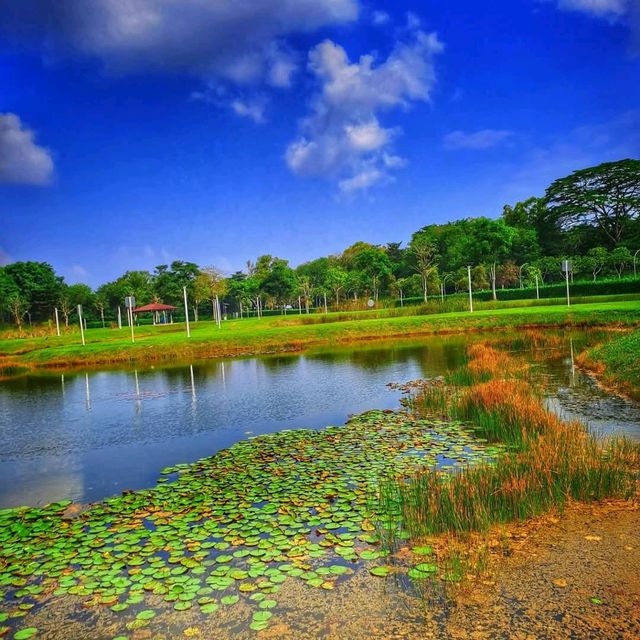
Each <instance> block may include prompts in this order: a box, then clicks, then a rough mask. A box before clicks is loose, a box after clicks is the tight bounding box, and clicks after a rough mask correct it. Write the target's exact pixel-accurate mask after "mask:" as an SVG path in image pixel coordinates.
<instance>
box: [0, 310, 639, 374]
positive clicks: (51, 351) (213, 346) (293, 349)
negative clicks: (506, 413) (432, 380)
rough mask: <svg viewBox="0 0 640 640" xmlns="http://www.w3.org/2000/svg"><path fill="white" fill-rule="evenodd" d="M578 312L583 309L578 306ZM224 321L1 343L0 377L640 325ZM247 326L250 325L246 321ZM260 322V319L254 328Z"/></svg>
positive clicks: (617, 321) (593, 314) (592, 317)
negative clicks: (79, 339) (81, 340)
mask: <svg viewBox="0 0 640 640" xmlns="http://www.w3.org/2000/svg"><path fill="white" fill-rule="evenodd" d="M581 307H583V308H581ZM242 322H243V321H230V325H229V326H226V327H224V328H223V330H222V332H220V333H218V332H216V331H213V330H212V329H213V327H212V326H208V325H209V324H211V323H207V324H205V323H201V325H200V326H197V325H196V326H195V327H194V328H192V337H191V338H190V339H188V338H187V337H186V336H185V335H183V334H182V332H180V333H178V332H177V331H176V330H173V331H171V332H169V331H167V330H166V328H164V327H163V328H161V329H160V330H156V328H153V329H154V330H149V329H145V330H144V331H143V332H141V335H140V337H139V340H138V342H136V343H134V344H131V343H127V342H126V340H123V339H122V336H121V335H116V336H114V335H113V333H110V332H111V331H114V330H96V331H99V332H100V333H99V334H98V335H97V337H98V338H99V339H98V340H97V341H94V342H92V341H91V338H92V337H94V336H91V334H89V337H88V342H87V347H84V348H83V347H82V346H79V345H77V344H73V343H70V342H69V338H70V337H74V336H73V335H72V336H69V335H65V336H63V337H62V338H61V339H60V340H62V341H63V342H62V344H55V343H54V344H51V343H52V341H54V340H56V338H52V337H46V338H35V339H31V338H24V339H23V340H24V341H25V342H24V343H23V344H21V345H19V346H18V348H17V349H14V350H10V348H11V347H15V346H16V342H17V340H4V341H0V380H6V379H12V378H16V377H20V376H23V375H28V374H29V373H34V372H37V371H41V372H43V373H46V372H56V373H61V372H67V371H91V370H97V369H101V368H105V367H118V366H122V365H125V366H126V365H142V364H149V365H153V364H161V363H162V364H169V363H179V362H184V361H190V360H194V359H198V360H205V359H218V358H220V359H222V358H237V357H255V356H263V355H275V354H278V353H302V352H304V351H308V350H310V349H315V348H325V347H334V346H335V347H339V346H349V345H357V344H366V343H374V342H377V341H380V342H382V341H384V340H397V339H402V340H404V339H418V338H422V337H428V336H437V335H442V336H445V335H447V336H449V335H460V334H472V333H482V332H486V331H500V332H505V331H509V330H525V331H526V330H531V329H586V328H594V329H597V328H600V329H616V328H618V329H626V328H633V327H637V326H640V303H638V302H632V303H629V302H627V303H594V304H588V305H576V306H575V307H573V308H570V309H567V308H566V307H548V306H547V307H531V308H526V309H524V310H523V309H503V310H500V312H496V311H495V310H491V311H488V310H487V311H478V312H475V313H474V314H473V315H471V314H468V313H467V314H462V313H446V314H432V315H415V316H400V317H393V318H385V319H363V320H349V321H333V322H321V323H320V322H319V323H316V324H293V325H285V326H281V325H280V324H278V323H277V321H276V322H274V321H271V322H269V321H257V322H256V321H253V322H252V321H244V322H246V323H247V324H246V325H242ZM249 322H252V324H248V323H249ZM260 322H263V324H262V325H261V324H260Z"/></svg>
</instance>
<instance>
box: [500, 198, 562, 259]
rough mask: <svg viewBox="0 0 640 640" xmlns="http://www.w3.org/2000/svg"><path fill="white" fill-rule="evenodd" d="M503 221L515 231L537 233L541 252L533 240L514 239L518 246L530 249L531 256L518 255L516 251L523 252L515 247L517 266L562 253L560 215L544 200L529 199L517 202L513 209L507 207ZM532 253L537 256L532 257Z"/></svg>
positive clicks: (505, 207) (503, 214)
mask: <svg viewBox="0 0 640 640" xmlns="http://www.w3.org/2000/svg"><path fill="white" fill-rule="evenodd" d="M502 219H503V220H504V222H505V223H506V224H508V225H509V226H510V227H513V228H515V229H521V230H524V231H529V232H530V231H533V232H535V238H536V242H537V244H538V248H539V251H534V250H533V247H532V246H531V244H530V243H531V239H530V238H529V239H524V238H523V239H521V240H518V239H517V238H514V243H515V244H516V245H520V244H521V243H522V245H524V246H526V247H528V252H529V255H520V256H518V255H516V254H515V251H518V250H522V249H521V248H520V247H518V248H516V247H515V246H514V255H513V256H512V258H513V259H514V260H515V262H516V263H517V264H523V263H524V262H531V261H532V260H535V259H536V258H537V257H539V256H540V254H542V255H558V254H560V253H561V252H562V250H563V248H564V245H563V236H562V229H561V227H560V222H559V219H558V213H557V212H556V211H554V210H551V209H549V207H548V206H547V201H546V200H545V199H544V198H528V199H527V200H524V201H523V202H517V203H516V204H515V205H514V206H513V207H512V206H510V205H505V206H504V208H503V211H502ZM531 253H533V254H535V255H531Z"/></svg>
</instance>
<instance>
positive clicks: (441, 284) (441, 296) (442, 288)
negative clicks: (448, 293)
mask: <svg viewBox="0 0 640 640" xmlns="http://www.w3.org/2000/svg"><path fill="white" fill-rule="evenodd" d="M440 300H442V302H444V282H441V283H440Z"/></svg>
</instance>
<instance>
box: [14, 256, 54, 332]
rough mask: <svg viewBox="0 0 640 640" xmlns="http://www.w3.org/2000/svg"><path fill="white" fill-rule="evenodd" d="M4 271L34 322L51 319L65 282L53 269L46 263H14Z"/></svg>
mask: <svg viewBox="0 0 640 640" xmlns="http://www.w3.org/2000/svg"><path fill="white" fill-rule="evenodd" d="M4 271H5V274H6V275H7V276H8V277H9V278H11V280H13V282H14V284H15V286H16V288H17V289H18V291H19V292H20V298H21V299H22V301H23V303H24V304H25V305H26V306H27V311H29V312H30V313H31V315H32V316H33V318H34V320H45V319H46V318H50V317H51V312H52V310H53V307H54V306H55V304H56V301H57V299H58V297H59V296H60V292H61V289H62V286H63V282H64V281H63V279H62V277H60V276H58V275H56V273H55V271H54V270H53V267H52V266H51V265H50V264H48V263H46V262H13V263H12V264H8V265H6V266H5V267H4Z"/></svg>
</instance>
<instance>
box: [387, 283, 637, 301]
mask: <svg viewBox="0 0 640 640" xmlns="http://www.w3.org/2000/svg"><path fill="white" fill-rule="evenodd" d="M539 289H540V298H562V297H564V296H565V295H566V292H567V289H566V284H565V283H564V282H562V283H557V284H548V285H542V286H540V288H539ZM569 289H570V293H571V295H574V296H606V295H615V294H623V293H640V278H638V279H624V280H618V279H617V278H616V279H610V280H601V281H599V282H597V281H596V282H592V281H582V282H574V283H573V284H570V285H569ZM467 295H468V293H467V292H466V291H464V292H459V293H454V294H449V295H448V296H447V297H449V298H451V297H454V296H455V297H460V296H467ZM496 295H497V298H498V300H527V299H533V298H535V297H536V288H535V287H525V288H524V289H497V290H496ZM438 299H440V296H439V295H434V296H429V300H438ZM473 299H474V300H493V293H492V292H491V291H490V290H489V291H474V292H473ZM423 302H424V299H423V297H422V296H415V297H411V298H405V299H404V300H403V304H404V305H405V306H409V305H417V304H422V303H423ZM394 304H395V306H396V307H399V306H400V300H395V302H394Z"/></svg>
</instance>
